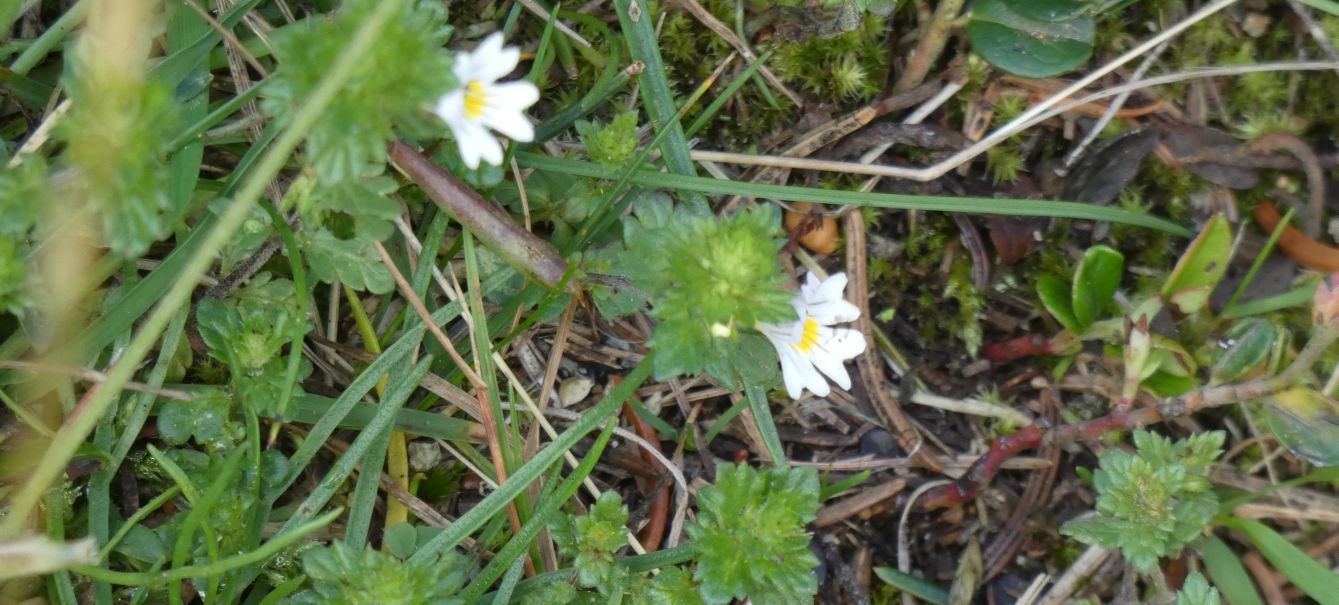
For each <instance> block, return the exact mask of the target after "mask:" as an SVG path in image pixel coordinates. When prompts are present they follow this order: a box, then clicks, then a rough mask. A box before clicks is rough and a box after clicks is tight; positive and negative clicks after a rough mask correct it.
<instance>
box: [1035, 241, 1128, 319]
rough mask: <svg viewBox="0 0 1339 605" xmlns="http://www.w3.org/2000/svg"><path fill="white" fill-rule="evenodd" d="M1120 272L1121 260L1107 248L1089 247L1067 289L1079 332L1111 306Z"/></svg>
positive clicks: (1122, 268)
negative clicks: (1079, 327)
mask: <svg viewBox="0 0 1339 605" xmlns="http://www.w3.org/2000/svg"><path fill="white" fill-rule="evenodd" d="M1124 270H1125V257H1124V256H1123V255H1121V253H1120V252H1117V251H1115V250H1113V249H1111V248H1108V247H1106V246H1093V247H1091V248H1089V249H1088V251H1087V252H1085V253H1084V255H1083V260H1082V261H1080V262H1079V268H1078V270H1076V271H1075V272H1074V283H1073V285H1072V286H1071V287H1070V292H1071V296H1072V300H1071V301H1070V302H1071V305H1070V308H1071V309H1072V310H1073V311H1074V321H1075V322H1077V323H1078V325H1079V326H1081V328H1086V327H1088V326H1089V325H1092V323H1093V322H1094V321H1096V320H1097V319H1098V318H1099V317H1101V315H1102V313H1103V312H1104V311H1105V310H1106V309H1107V308H1108V307H1110V306H1111V303H1112V300H1113V298H1112V297H1113V296H1115V294H1116V288H1117V287H1119V286H1120V278H1121V274H1122V272H1123V271H1124ZM1039 287H1040V286H1039Z"/></svg>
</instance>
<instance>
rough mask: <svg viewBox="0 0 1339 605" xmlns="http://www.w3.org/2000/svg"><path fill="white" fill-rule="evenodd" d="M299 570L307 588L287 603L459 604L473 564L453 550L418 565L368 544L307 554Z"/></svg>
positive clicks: (338, 546) (338, 544)
mask: <svg viewBox="0 0 1339 605" xmlns="http://www.w3.org/2000/svg"><path fill="white" fill-rule="evenodd" d="M302 567H303V570H304V571H305V572H306V573H307V576H308V577H310V578H311V582H312V585H311V588H309V589H307V590H304V591H302V592H300V593H298V594H296V595H293V596H292V597H290V598H289V599H287V600H285V603H287V604H288V605H317V604H320V605H362V604H364V603H405V604H414V605H458V604H460V603H462V601H461V600H460V599H458V598H454V595H455V594H456V593H457V592H458V591H459V590H460V588H461V586H463V585H464V583H465V580H466V579H467V578H468V577H469V572H470V569H471V568H473V567H474V562H473V561H472V560H470V559H468V558H466V557H464V556H461V555H459V554H456V553H452V552H447V553H445V554H442V555H440V556H435V557H431V558H428V559H423V560H422V561H419V560H417V559H408V560H400V559H397V558H395V557H393V556H391V555H387V554H383V553H381V552H378V551H376V550H373V549H372V548H371V547H370V546H369V547H366V548H363V549H357V548H354V547H352V546H349V545H347V544H345V543H343V542H335V543H332V544H331V545H330V546H326V547H321V548H314V549H312V550H309V551H307V552H306V553H305V554H304V555H303V557H302Z"/></svg>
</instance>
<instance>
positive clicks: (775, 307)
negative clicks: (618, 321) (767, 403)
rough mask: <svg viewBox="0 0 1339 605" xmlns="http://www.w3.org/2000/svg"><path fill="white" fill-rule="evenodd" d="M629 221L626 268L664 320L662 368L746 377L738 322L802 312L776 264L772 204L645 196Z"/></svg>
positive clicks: (658, 334)
mask: <svg viewBox="0 0 1339 605" xmlns="http://www.w3.org/2000/svg"><path fill="white" fill-rule="evenodd" d="M633 209H634V213H635V214H634V216H633V217H631V218H629V219H627V220H625V221H624V223H623V242H624V246H625V247H626V253H625V255H626V256H627V263H626V265H625V270H627V272H628V275H629V276H630V277H631V278H632V283H633V285H634V286H636V287H637V288H639V289H641V290H643V291H645V292H647V293H648V294H649V295H650V298H651V301H652V304H653V309H652V315H654V316H655V317H656V318H657V319H658V320H660V325H659V326H657V327H656V330H655V334H654V335H653V336H652V337H651V340H650V342H649V343H648V344H649V345H650V347H651V348H652V349H655V350H656V356H655V370H656V375H657V376H659V377H662V378H668V377H670V376H674V375H678V374H697V373H700V372H702V371H703V370H711V371H712V373H713V375H714V376H716V377H717V378H718V379H721V380H723V381H725V382H727V383H729V384H732V385H733V384H739V382H740V376H741V375H743V374H748V373H750V372H749V371H748V370H747V369H744V370H739V369H733V370H731V369H729V368H733V367H734V364H735V363H736V360H737V359H742V358H741V357H739V356H738V355H737V353H738V352H739V351H740V349H741V348H742V347H744V346H746V345H745V343H744V341H741V340H740V339H738V338H737V336H738V333H739V331H738V330H737V329H736V328H742V329H750V328H752V327H753V326H754V325H756V324H757V323H759V322H767V323H779V322H783V321H789V320H793V319H795V312H794V310H793V309H792V308H791V307H790V305H789V300H790V297H791V295H790V294H789V293H787V292H786V291H785V290H783V289H782V287H781V286H782V282H783V280H784V277H783V276H782V274H781V270H780V267H778V266H777V262H776V253H777V251H778V250H779V249H780V247H781V240H780V239H778V238H777V237H776V235H777V233H778V229H779V225H780V215H779V213H778V212H777V211H776V209H775V208H774V207H772V206H762V207H759V208H756V209H752V210H744V211H741V212H739V213H737V214H735V215H734V216H730V217H726V218H724V219H718V218H716V217H715V216H713V215H711V214H709V213H706V212H703V211H697V210H691V209H686V208H684V207H674V205H673V204H672V203H671V202H670V200H669V198H668V197H667V196H664V195H651V196H643V197H641V198H638V199H637V200H636V201H635V203H634V208H633Z"/></svg>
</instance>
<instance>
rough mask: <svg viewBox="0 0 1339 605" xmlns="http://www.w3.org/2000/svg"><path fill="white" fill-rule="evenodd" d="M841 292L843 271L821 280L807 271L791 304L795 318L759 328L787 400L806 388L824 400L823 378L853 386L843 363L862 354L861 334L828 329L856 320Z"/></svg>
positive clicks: (827, 389) (857, 313)
mask: <svg viewBox="0 0 1339 605" xmlns="http://www.w3.org/2000/svg"><path fill="white" fill-rule="evenodd" d="M845 288H846V274H845V273H837V274H835V275H832V276H831V277H829V278H827V279H826V280H823V281H822V282H820V281H818V278H817V277H816V276H814V274H813V273H809V274H808V275H806V276H805V281H804V285H802V286H800V293H799V294H797V295H796V296H795V298H792V299H791V301H790V306H791V307H794V308H795V314H796V315H798V316H799V319H797V320H796V321H793V322H791V323H785V324H780V325H774V324H766V323H759V324H758V331H760V332H762V333H763V335H764V336H766V337H767V339H768V340H770V341H772V346H774V347H776V352H777V354H778V355H779V356H780V357H781V376H782V379H783V380H784V381H785V383H786V393H787V394H789V395H790V397H791V399H799V398H800V396H801V395H802V394H803V393H804V389H809V390H810V391H811V392H813V394H814V395H817V396H819V397H826V396H827V395H828V393H830V392H831V388H830V387H829V386H828V381H827V380H826V379H824V378H823V376H824V375H826V376H827V377H828V378H830V379H832V381H833V382H835V383H837V385H838V386H840V387H841V388H843V389H849V388H851V376H850V375H849V374H847V373H846V366H845V365H843V364H844V363H845V362H846V360H848V359H851V358H853V357H855V356H856V355H859V354H861V353H863V352H864V351H865V335H864V334H861V333H860V331H859V330H853V329H850V328H834V327H832V326H833V325H834V324H838V323H845V322H849V321H855V320H856V319H857V318H859V317H860V309H859V308H858V307H856V306H855V305H853V304H851V303H850V302H848V301H846V300H845V299H843V298H842V291H843V290H844V289H845ZM819 372H822V374H820V373H819Z"/></svg>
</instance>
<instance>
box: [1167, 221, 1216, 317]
mask: <svg viewBox="0 0 1339 605" xmlns="http://www.w3.org/2000/svg"><path fill="white" fill-rule="evenodd" d="M1231 249H1232V229H1231V227H1229V226H1228V224H1227V219H1226V218H1224V217H1223V215H1221V214H1217V215H1214V217H1213V219H1211V220H1210V221H1209V224H1208V225H1205V227H1204V231H1202V232H1200V234H1199V236H1197V237H1196V238H1195V239H1194V241H1192V242H1190V246H1189V247H1187V248H1186V251H1185V253H1184V254H1182V255H1181V259H1180V260H1179V261H1177V263H1176V267H1175V268H1174V269H1172V273H1171V275H1169V276H1167V282H1166V283H1165V284H1163V286H1162V292H1161V293H1162V297H1163V298H1165V299H1167V300H1168V302H1170V303H1172V304H1173V305H1175V306H1176V308H1177V310H1179V311H1180V312H1182V313H1185V314H1190V313H1194V312H1196V311H1198V310H1200V309H1202V308H1204V305H1205V304H1207V303H1208V302H1209V294H1210V293H1211V292H1213V289H1214V286H1216V285H1218V280H1220V279H1222V278H1223V273H1224V272H1225V271H1227V264H1228V260H1229V259H1228V254H1229V253H1230V252H1231Z"/></svg>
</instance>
